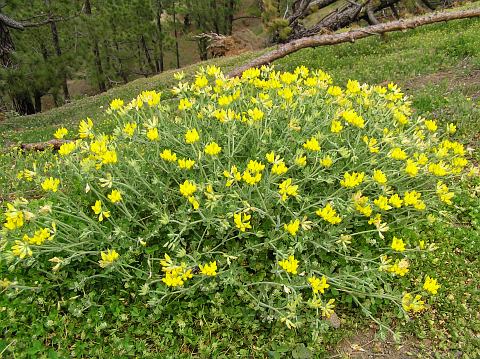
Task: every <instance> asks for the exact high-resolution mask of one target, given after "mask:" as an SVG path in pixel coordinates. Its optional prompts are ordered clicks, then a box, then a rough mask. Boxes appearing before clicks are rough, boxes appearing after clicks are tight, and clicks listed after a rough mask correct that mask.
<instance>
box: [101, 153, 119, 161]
mask: <svg viewBox="0 0 480 359" xmlns="http://www.w3.org/2000/svg"><path fill="white" fill-rule="evenodd" d="M101 158H102V163H103V164H109V163H117V153H116V152H115V151H114V150H112V151H107V152H105V153H104V154H103V155H102V156H101Z"/></svg>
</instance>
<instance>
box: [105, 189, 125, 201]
mask: <svg viewBox="0 0 480 359" xmlns="http://www.w3.org/2000/svg"><path fill="white" fill-rule="evenodd" d="M108 199H109V200H110V202H112V203H117V202H120V201H121V200H122V194H121V193H120V191H119V190H116V189H114V190H112V192H111V193H110V194H109V195H108Z"/></svg>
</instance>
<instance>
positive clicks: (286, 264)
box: [278, 256, 298, 274]
mask: <svg viewBox="0 0 480 359" xmlns="http://www.w3.org/2000/svg"><path fill="white" fill-rule="evenodd" d="M278 265H279V266H280V267H282V268H283V269H284V270H285V272H288V273H292V274H297V269H298V260H296V259H295V257H294V256H289V257H288V259H284V260H281V261H279V262H278Z"/></svg>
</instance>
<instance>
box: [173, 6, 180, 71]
mask: <svg viewBox="0 0 480 359" xmlns="http://www.w3.org/2000/svg"><path fill="white" fill-rule="evenodd" d="M172 5H173V30H174V33H175V57H176V60H177V69H179V68H180V53H179V51H178V33H177V14H176V12H175V11H176V9H175V1H174V2H173V4H172Z"/></svg>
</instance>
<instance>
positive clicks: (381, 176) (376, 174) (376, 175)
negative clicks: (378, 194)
mask: <svg viewBox="0 0 480 359" xmlns="http://www.w3.org/2000/svg"><path fill="white" fill-rule="evenodd" d="M373 179H374V181H375V182H377V183H379V184H386V183H387V176H386V175H385V173H383V171H382V170H373Z"/></svg>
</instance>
